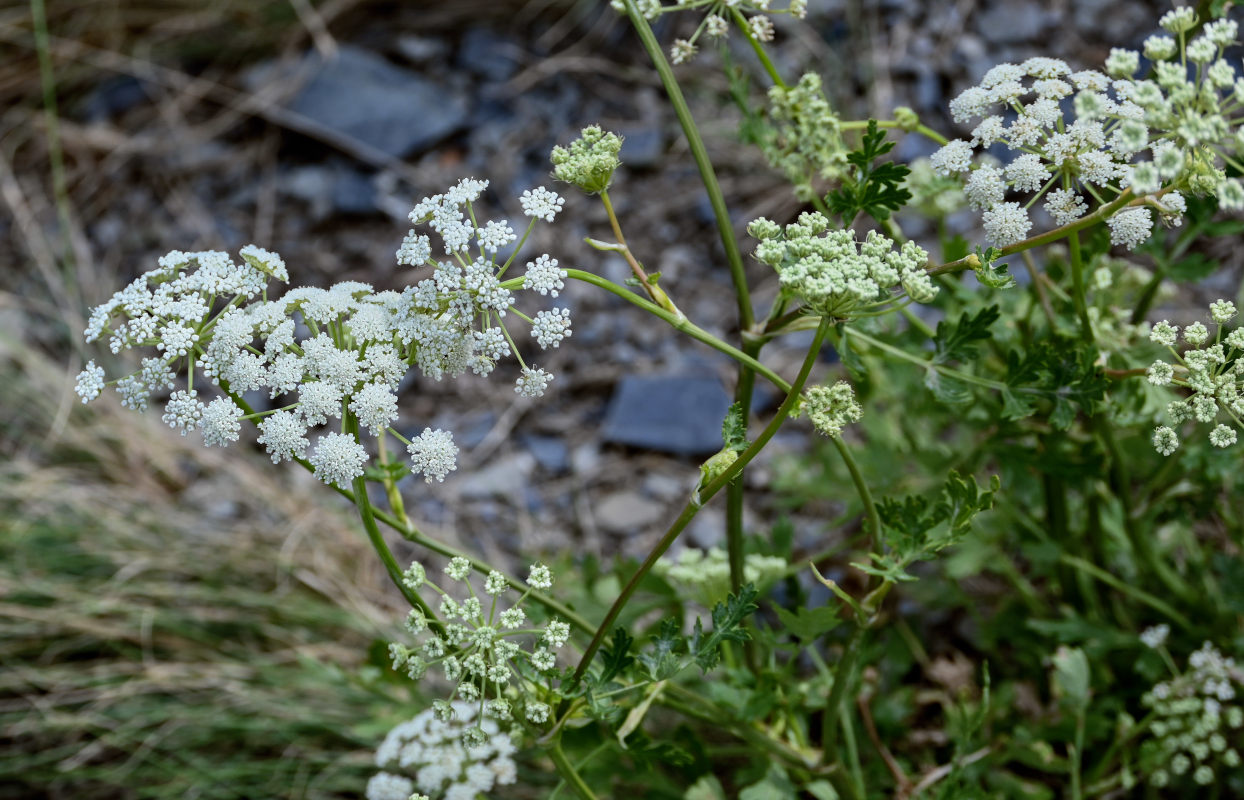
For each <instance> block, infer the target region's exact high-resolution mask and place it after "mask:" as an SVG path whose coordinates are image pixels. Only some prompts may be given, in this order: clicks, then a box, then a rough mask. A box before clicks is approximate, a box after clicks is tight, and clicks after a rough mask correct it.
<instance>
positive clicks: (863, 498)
mask: <svg viewBox="0 0 1244 800" xmlns="http://www.w3.org/2000/svg"><path fill="white" fill-rule="evenodd" d="M829 439H830V441H831V442H833V443H834V447H836V448H837V449H838V455H840V456H842V461H843V463H845V464H846V465H847V471H848V472H850V473H851V482H852V483H854V484H855V491H856V493H858V494H859V496H860V502H862V503H863V504H864V516H865V517H866V518H867V519H868V550H869V552H871V553H877V552H879V551H878V549H877V545H878V542H879V541H880V538H881V515H880V514H878V513H877V504H876V503H874V502H873V496H872V492H870V491H869V489H868V484H867V483H865V482H864V475H863V474H862V473H861V472H860V466H859V464H858V463H856V461H855V456H853V455H851V448H849V447H847V443H846V442H844V441H842V437H840V436H831V437H829Z"/></svg>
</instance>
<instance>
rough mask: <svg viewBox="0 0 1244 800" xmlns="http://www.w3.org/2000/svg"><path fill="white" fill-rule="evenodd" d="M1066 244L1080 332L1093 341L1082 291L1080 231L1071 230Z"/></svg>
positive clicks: (1086, 339) (1087, 339)
mask: <svg viewBox="0 0 1244 800" xmlns="http://www.w3.org/2000/svg"><path fill="white" fill-rule="evenodd" d="M1067 245H1068V247H1069V248H1070V250H1071V286H1072V289H1073V291H1072V295H1071V299H1072V300H1073V301H1074V302H1075V306H1076V315H1077V316H1079V317H1080V334H1081V335H1082V336H1083V337H1084V339H1085V341H1089V342H1091V341H1093V323H1092V322H1091V321H1090V320H1089V315H1088V302H1087V300H1086V298H1085V291H1084V254H1083V253H1081V252H1080V232H1079V231H1072V232H1071V233H1070V234H1069V235H1068V236H1067Z"/></svg>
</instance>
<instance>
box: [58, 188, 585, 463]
mask: <svg viewBox="0 0 1244 800" xmlns="http://www.w3.org/2000/svg"><path fill="white" fill-rule="evenodd" d="M487 186H488V182H487V181H477V180H473V179H465V180H462V181H460V182H459V183H458V184H457V185H456V186H454V187H453V188H451V189H450V190H449V191H447V192H445V193H444V194H438V195H433V196H431V197H427V198H424V199H423V200H422V201H420V203H419V204H418V205H417V206H416V207H415V209H414V210H413V211H412V212H411V214H410V218H411V221H412V222H414V223H415V224H416V225H420V224H424V223H426V224H428V225H429V226H430V227H431V228H432V230H433V231H435V232H436V233H437V234H438V235H439V236H440V238H441V240H442V242H443V244H444V251H445V253H446V255H447V256H448V259H447V260H444V261H433V259H432V242H431V239H430V238H429V237H428V236H427V235H424V234H419V233H417V232H416V231H414V230H412V231H410V233H409V234H408V235H407V236H406V240H405V241H404V242H403V244H402V248H401V250H399V251H398V253H397V261H398V263H399V264H405V265H408V266H413V267H420V266H425V265H427V266H430V267H432V273H431V275H430V276H429V277H427V278H424V279H423V280H420V281H418V282H417V283H415V284H414V285H412V286H407V287H406V288H405V289H404V290H402V291H376V290H374V289H373V288H372V287H371V286H369V285H368V284H365V283H358V282H354V281H347V282H344V283H339V284H337V285H335V286H333V287H332V288H330V289H318V288H311V287H298V288H294V289H291V290H289V291H287V292H286V293H285V294H284V295H283V296H282V297H280V298H279V299H276V300H272V299H269V298H268V297H267V293H266V290H265V285H266V283H267V281H268V279H269V278H270V277H275V278H278V279H279V280H282V281H288V279H289V274H288V271H287V269H286V266H285V263H284V261H282V260H281V258H280V256H278V255H276V254H274V253H270V252H268V251H266V250H263V249H261V248H258V247H255V246H254V245H248V246H247V247H244V248H242V251H241V255H242V260H243V263H241V264H237V263H234V262H233V261H232V260H231V259H230V258H229V256H228V255H227V254H226V253H220V252H215V251H211V252H199V253H182V252H178V251H174V252H172V253H169V254H168V255H167V256H165V257H164V258H162V259H160V261H159V265H158V268H157V269H154V270H152V271H150V272H148V273H146V274H144V275H143V276H141V277H140V278H138V279H137V280H135V281H134V282H133V283H131V284H130V285H129V286H127V287H126V288H125V289H123V290H121V291H119V292H117V293H116V294H115V295H113V297H112V298H111V299H110V300H108V302H106V303H104V304H102V305H100V306H99V307H98V308H96V309H95V310H94V311H93V312H92V314H91V317H90V322H89V324H88V327H87V330H86V332H85V333H86V339H87V341H95V340H97V339H99V338H101V337H103V336H105V335H107V336H108V337H109V342H110V345H111V348H112V351H113V352H114V353H119V352H121V351H123V350H129V349H133V348H153V349H154V351H155V355H154V356H153V357H149V358H145V359H144V360H143V362H142V368H141V369H140V370H139V371H137V372H134V373H132V374H130V375H127V376H125V377H123V378H120V379H118V380H116V381H113V382H112V383H113V384H114V385H115V386H116V389H117V391H118V392H119V393H120V395H121V402H122V403H123V404H124V405H125V406H127V407H129V408H134V409H140V410H141V409H145V408H146V407H147V405H148V402H149V400H150V397H151V393H152V392H155V391H161V390H165V389H172V388H173V387H174V385H175V383H176V376H177V375H178V374H185V375H186V376H187V383H188V386H187V388H186V389H184V390H179V391H174V392H173V393H172V395H171V396H170V398H169V399H168V401H167V403H166V404H165V407H164V413H163V419H164V421H165V422H166V423H168V424H169V425H170V426H172V427H173V428H175V429H177V430H179V431H181V432H182V433H183V434H185V433H188V432H189V431H192V430H199V431H200V432H201V433H202V435H203V440H204V443H205V444H207V445H208V446H213V445H215V446H222V447H223V446H227V445H228V444H230V443H232V442H236V441H238V440H239V438H240V432H241V423H242V420H243V419H247V418H250V419H253V420H254V421H255V422H256V424H257V425H258V427H259V437H258V442H259V443H260V444H262V445H264V447H265V449H266V450H267V451H268V454H269V455H270V456H271V458H272V461H273V463H278V462H280V461H283V460H288V459H294V458H306V459H308V460H309V461H310V463H311V464H312V465H313V466H314V468H315V472H316V474H317V475H318V476H319V477H320V478H321V480H323V481H324V482H325V483H329V484H335V485H337V486H341V487H346V486H349V485H350V483H351V482H352V481H353V480H354V479H355V478H357V477H359V476H361V475H362V474H363V471H364V468H365V465H366V464H367V462H368V458H369V457H368V451H367V448H366V447H364V445H363V442H362V439H361V437H360V436H359V435H357V434H355V433H353V432H350V430H349V427H350V426H346V427H347V430H346V431H345V432H326V433H324V434H323V435H321V436H319V438H318V440H317V441H316V442H315V443H314V444H312V442H311V438H310V436H309V434H310V433H311V431H312V429H314V428H316V427H317V426H322V425H330V424H336V421H338V420H342V419H343V417H345V418H346V420H347V421H351V422H354V423H357V425H358V427H359V428H361V429H365V430H367V431H368V432H369V433H370V434H371V435H372V436H375V437H383V436H385V435H388V434H390V433H394V434H395V435H396V433H395V432H394V431H392V429H391V428H390V426H391V425H393V423H394V422H395V421H396V420H397V417H398V399H397V389H398V386H399V384H400V383H401V381H402V379H403V377H404V376H405V375H406V373H407V372H408V371H409V369H410V367H411V366H414V367H416V368H417V369H419V371H420V372H422V373H423V375H425V376H426V377H429V378H432V379H434V380H441V379H442V378H444V377H445V376H446V375H448V376H450V377H456V376H459V375H462V374H463V373H465V372H466V371H468V370H471V371H474V372H476V373H478V374H480V375H487V374H488V373H490V372H491V371H492V370H493V368H494V367H495V366H496V364H497V362H498V361H499V360H500V359H502V358H504V357H505V356H507V355H509V354H510V353H511V352H514V348H513V344H512V339H511V338H510V335H509V332H508V331H507V330H506V329H505V328H504V327H503V326H502V318H503V317H505V315H506V312H507V311H508V310H509V309H510V308H511V305H512V303H513V301H514V292H515V291H516V290H519V289H522V288H528V289H530V290H532V291H534V292H538V293H540V294H543V295H547V294H549V293H551V294H553V295H554V296H556V295H557V290H558V289H560V288H562V287H563V285H564V284H563V279H564V278H565V277H566V272H565V271H564V270H558V269H557V261H556V260H555V259H552V258H550V257H549V256H547V255H542V256H540V257H539V258H537V259H536V260H535V261H533V262H529V263H528V274H527V275H526V276H525V277H517V278H512V279H510V280H507V281H504V282H503V281H502V277H503V275H504V273H505V271H506V269H508V267H509V266H510V265H511V263H512V262H513V261H514V259H515V257H516V256H517V251H515V252H513V253H511V254H510V255H509V257H508V258H507V259H505V260H504V261H501V260H500V256H499V254H500V253H502V252H503V251H505V250H507V249H508V248H510V246H511V245H512V244H513V243H514V242H515V241H516V240H517V239H518V237H517V236H516V234H515V233H514V231H513V230H512V229H511V228H510V226H509V225H508V224H507V223H504V222H495V221H489V222H484V221H482V220H481V221H477V214H476V212H475V210H474V209H473V207H472V203H473V202H475V201H476V200H478V199H479V197H480V195H481V193H482V192H483V191H484V190H485V189H486V188H487ZM562 203H563V201H562V199H561V198H560V197H559V196H558V195H557V194H556V193H554V192H551V191H549V190H548V189H544V188H536V189H532V190H528V191H527V192H525V193H524V194H523V197H522V198H521V199H520V204H521V205H522V207H523V211H524V213H525V214H526V215H527V216H528V217H530V218H531V220H530V223H529V225H528V228H527V233H530V231H531V229H532V227H533V226H534V225H535V224H536V222H537V221H538V220H541V221H545V222H548V221H551V220H552V219H553V218H554V217H555V216H556V214H557V212H558V211H559V210H560V209H561V206H562ZM525 236H526V235H524V238H525ZM519 316H522V315H519ZM524 319H525V317H524ZM570 330H571V328H570V314H569V311H567V310H565V309H559V310H557V311H553V312H547V311H545V312H540V313H539V314H537V316H536V319H535V322H534V324H533V328H532V334H533V336H534V337H535V338H536V339H537V341H538V342H539V344H540V345H541V347H548V346H557V345H558V344H559V343H560V342H561V340H562V339H563V338H565V337H567V336H569V335H570ZM516 355H517V353H516ZM518 359H519V362H520V365H521V366H522V374H521V376H520V378H519V380H518V382H517V383H516V385H515V390H516V391H518V392H520V393H522V394H525V395H529V396H533V397H535V396H540V395H541V394H543V392H544V390H545V388H546V387H547V385H548V383H549V381H550V380H552V376H551V375H549V374H548V373H546V372H545V371H543V370H538V369H535V368H533V367H529V366H528V365H526V364H525V363H523V361H522V357H521V355H519V356H518ZM196 378H200V379H201V378H206V379H207V380H208V381H210V382H212V383H215V384H217V385H218V386H220V388H221V389H223V390H225V393H226V395H228V396H223V397H216V398H215V399H210V400H209V398H200V396H199V392H198V389H196V387H195V385H194V383H193V381H194V379H196ZM106 385H107V382H106V381H105V376H104V370H103V369H102V368H101V367H99V366H97V365H96V364H95V362H94V361H92V362H90V363H88V364H87V366H86V369H84V370H83V372H82V373H81V375H79V376H78V382H77V386H76V387H75V391H76V392H77V394H78V395H79V397H81V398H82V401H83V402H88V401H90V400H93V399H94V398H96V397H98V396H99V395H100V393H101V392H102V391H103V389H104V387H105V386H106ZM256 391H262V392H266V393H267V394H268V396H269V397H270V398H271V399H276V398H278V397H281V396H288V397H289V398H291V400H293V402H290V403H289V404H287V405H285V406H284V407H282V408H279V409H277V410H275V411H271V412H263V413H258V414H254V415H251V416H250V417H248V416H247V415H245V414H244V413H243V410H242V409H241V408H240V407H239V406H238V405H237V403H235V402H234V400H233V399H232V397H237V396H240V395H242V394H243V393H246V392H256ZM294 398H296V399H294ZM403 441H406V440H403ZM406 443H407V445H408V450H409V452H410V455H411V459H412V469H413V471H414V472H416V473H421V474H423V475H424V476H425V478H426V479H427V480H429V481H431V480H438V481H439V480H444V477H445V475H446V474H447V473H448V472H449V471H450V470H452V469H454V467H455V463H456V456H457V447H456V446H455V445H454V444H453V440H452V438H451V437H450V435H449V434H448V433H446V432H445V431H439V430H438V431H431V430H425V431H424V432H423V433H422V434H421V435H420V436H418V437H416V439H415V440H414V441H413V442H406Z"/></svg>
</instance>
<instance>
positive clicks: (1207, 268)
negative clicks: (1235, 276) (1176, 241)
mask: <svg viewBox="0 0 1244 800" xmlns="http://www.w3.org/2000/svg"><path fill="white" fill-rule="evenodd" d="M1220 266H1221V265H1220V264H1219V263H1218V261H1217V259H1213V258H1210V257H1209V256H1207V255H1205V254H1204V253H1188V254H1187V255H1186V256H1184V257H1183V258H1181V259H1179V260H1178V261H1175V262H1173V263H1171V264H1170V265H1169V266H1167V268H1166V276H1167V277H1168V278H1170V279H1171V280H1173V281H1179V282H1181V283H1193V282H1195V281H1199V280H1203V279H1205V278H1208V277H1209V276H1210V275H1212V274H1214V272H1216V271H1217V270H1218V268H1219V267H1220Z"/></svg>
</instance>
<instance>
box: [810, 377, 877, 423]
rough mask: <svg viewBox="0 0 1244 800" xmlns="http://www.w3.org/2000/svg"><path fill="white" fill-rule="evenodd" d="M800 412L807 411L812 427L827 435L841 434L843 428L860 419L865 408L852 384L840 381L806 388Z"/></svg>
mask: <svg viewBox="0 0 1244 800" xmlns="http://www.w3.org/2000/svg"><path fill="white" fill-rule="evenodd" d="M800 413H806V414H807V415H808V419H809V420H810V421H811V422H812V427H814V428H816V429H817V430H818V431H820V432H821V433H823V434H825V435H826V436H840V435H842V429H843V428H845V427H846V426H848V425H850V424H851V423H852V422H859V421H860V418H861V417H863V416H864V409H863V408H862V407H861V406H860V404H859V403H858V402H856V400H855V390H854V389H852V388H851V384H849V383H847V382H846V381H838V382H837V383H835V384H834V385H833V386H812V387H809V388H808V389H805V390H804V393H803V403H802V405H801V406H800Z"/></svg>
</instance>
